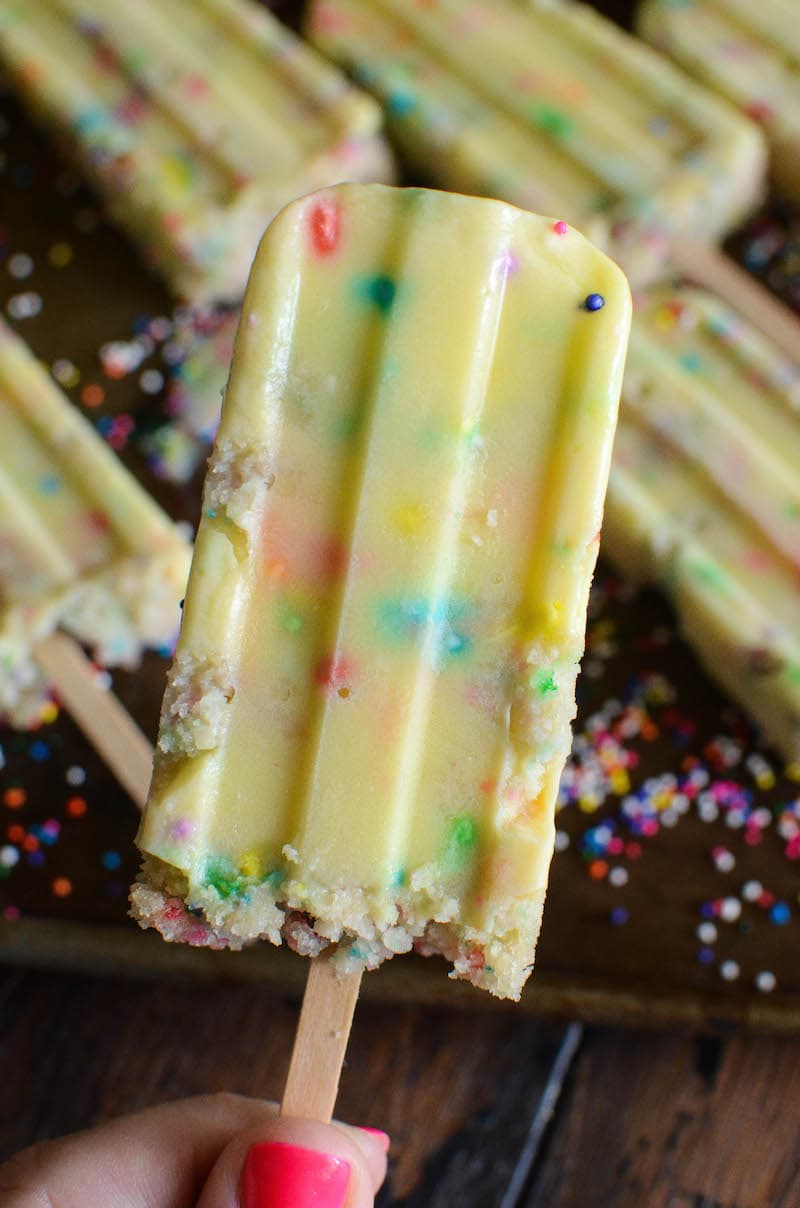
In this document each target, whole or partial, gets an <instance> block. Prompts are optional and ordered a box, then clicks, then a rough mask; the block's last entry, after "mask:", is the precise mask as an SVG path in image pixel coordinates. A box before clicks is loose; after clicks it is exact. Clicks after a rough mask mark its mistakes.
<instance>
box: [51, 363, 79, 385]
mask: <svg viewBox="0 0 800 1208" xmlns="http://www.w3.org/2000/svg"><path fill="white" fill-rule="evenodd" d="M53 377H54V378H55V379H56V381H57V382H59V383H60V385H62V386H65V387H66V388H67V389H68V390H69V389H70V388H71V387H72V386H77V384H78V382H79V381H80V380H81V374H80V370H79V369H78V368H77V366H75V365H73V363H72V361H68V360H67V358H66V357H59V359H58V360H57V361H53Z"/></svg>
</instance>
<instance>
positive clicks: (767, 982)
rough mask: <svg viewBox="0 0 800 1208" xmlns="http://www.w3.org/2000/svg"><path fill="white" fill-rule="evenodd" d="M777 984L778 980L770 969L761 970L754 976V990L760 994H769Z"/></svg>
mask: <svg viewBox="0 0 800 1208" xmlns="http://www.w3.org/2000/svg"><path fill="white" fill-rule="evenodd" d="M777 984H778V980H777V978H776V977H775V974H774V973H773V972H772V970H771V969H762V970H761V972H760V973H757V974H756V989H757V990H760V991H761V993H762V994H770V993H772V991H773V990H774V989H775V987H776V986H777Z"/></svg>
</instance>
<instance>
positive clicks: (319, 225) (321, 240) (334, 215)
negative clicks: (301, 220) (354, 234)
mask: <svg viewBox="0 0 800 1208" xmlns="http://www.w3.org/2000/svg"><path fill="white" fill-rule="evenodd" d="M309 227H310V230H311V242H312V244H313V247H314V251H315V252H316V253H317V254H318V255H319V256H330V255H332V254H333V252H335V251H336V248H337V247H338V245H339V240H340V238H341V217H340V214H339V207H338V206H337V205H336V203H335V202H334V201H331V200H330V199H329V198H327V197H323V198H321V199H320V200H319V201H318V202H317V203H316V204H315V205H314V206H313V207H312V210H311V213H310V215H309Z"/></svg>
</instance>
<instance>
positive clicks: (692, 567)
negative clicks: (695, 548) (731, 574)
mask: <svg viewBox="0 0 800 1208" xmlns="http://www.w3.org/2000/svg"><path fill="white" fill-rule="evenodd" d="M688 569H689V572H690V574H691V575H692V576H693V577H694V578H695V579H697V580H698V582H700V583H703V584H704V585H705V586H706V587H714V588H716V589H717V590H718V591H727V590H728V576H727V575H725V574H724V573H723V572H722V571H721V570H720V569H719V567H718V566H716V565H715V564H714V563H713V562H708V561H705V560H704V561H694V562H690V563H689V567H688Z"/></svg>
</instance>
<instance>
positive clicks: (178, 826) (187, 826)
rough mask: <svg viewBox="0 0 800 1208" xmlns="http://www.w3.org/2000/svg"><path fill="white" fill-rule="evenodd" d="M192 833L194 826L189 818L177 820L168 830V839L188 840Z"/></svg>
mask: <svg viewBox="0 0 800 1208" xmlns="http://www.w3.org/2000/svg"><path fill="white" fill-rule="evenodd" d="M194 831H195V824H194V822H192V820H191V818H179V819H178V820H177V822H173V824H172V826H171V827H170V829H169V833H170V837H171V838H173V839H188V838H189V837H190V836H191V835H193V834H194Z"/></svg>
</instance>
